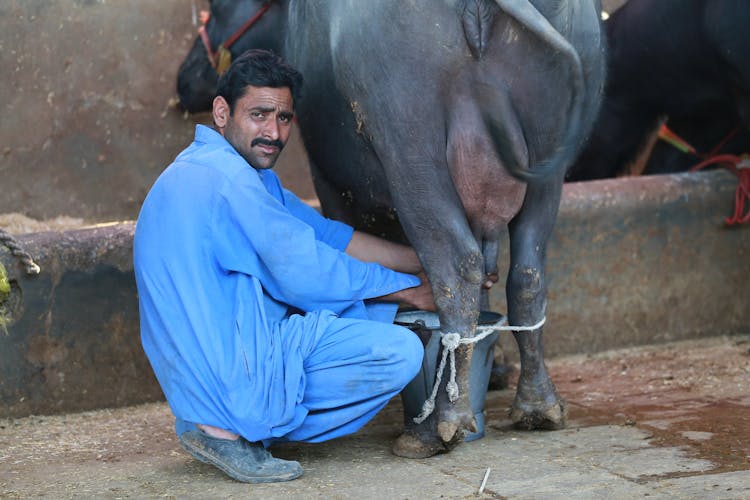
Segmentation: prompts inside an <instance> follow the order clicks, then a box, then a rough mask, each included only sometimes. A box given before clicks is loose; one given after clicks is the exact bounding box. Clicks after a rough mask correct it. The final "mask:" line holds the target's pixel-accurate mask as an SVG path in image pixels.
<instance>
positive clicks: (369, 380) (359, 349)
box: [134, 51, 435, 482]
mask: <svg viewBox="0 0 750 500" xmlns="http://www.w3.org/2000/svg"><path fill="white" fill-rule="evenodd" d="M301 83H302V78H301V76H300V75H299V73H297V71H296V70H294V69H293V68H291V67H290V66H288V65H287V64H286V63H285V62H284V61H283V60H281V59H280V58H279V57H277V56H275V55H273V54H272V53H270V52H266V51H250V52H248V53H246V54H245V55H243V56H241V57H239V58H238V59H237V60H236V61H235V62H234V64H233V65H232V66H231V67H230V69H229V70H228V71H227V72H226V73H225V74H223V75H222V76H221V78H220V79H219V83H218V89H217V96H216V98H215V100H214V102H213V120H214V127H213V129H212V128H209V127H205V126H202V125H198V126H197V127H196V134H195V141H194V142H193V143H192V144H191V145H190V146H189V147H188V148H187V149H185V150H184V151H183V152H182V153H181V154H180V155H178V156H177V158H176V159H175V161H174V162H173V163H172V164H171V165H170V166H169V167H168V168H167V169H166V170H165V171H164V172H163V173H162V174H161V176H160V177H159V179H157V181H156V183H155V184H154V186H153V187H152V189H151V191H150V192H149V194H148V196H147V198H146V200H145V201H144V203H143V207H142V209H141V213H140V215H139V218H138V223H137V227H136V232H135V241H134V260H135V274H136V282H137V286H138V294H139V300H140V314H141V337H142V341H143V347H144V350H145V352H146V354H147V356H148V358H149V360H150V362H151V365H152V367H153V369H154V372H155V373H156V376H157V379H158V380H159V383H160V385H161V387H162V389H163V391H164V394H165V395H166V398H167V401H168V402H169V405H170V407H171V409H172V412H173V413H174V415H175V417H176V424H175V428H176V431H177V434H178V435H179V440H180V444H181V445H182V447H183V448H184V449H185V450H187V451H188V453H190V454H191V455H192V456H193V457H195V458H197V459H198V460H201V461H204V462H208V463H210V464H213V465H215V466H216V467H218V468H219V469H221V470H222V471H224V472H225V473H226V474H228V475H229V476H230V477H232V478H234V479H236V480H239V481H244V482H271V481H285V480H291V479H294V478H296V477H298V476H300V475H301V474H302V468H301V467H300V465H299V464H298V463H297V462H294V461H285V460H280V459H276V458H274V457H273V456H271V454H270V453H269V452H268V451H267V450H266V447H267V446H269V445H270V444H272V443H275V442H283V441H306V442H320V441H325V440H328V439H332V438H335V437H339V436H343V435H345V434H349V433H352V432H355V431H356V430H358V429H359V428H361V427H362V426H363V425H364V424H365V423H367V422H368V421H369V420H370V419H371V418H372V417H373V416H374V415H375V414H376V413H377V412H378V411H379V410H380V409H382V408H383V407H384V406H385V404H386V403H387V402H388V401H389V399H390V398H392V397H393V396H394V395H396V394H398V393H399V392H400V391H401V389H402V388H403V387H404V386H405V385H406V384H407V383H408V382H409V381H410V380H411V379H412V378H413V377H414V376H415V375H416V373H417V372H418V370H419V368H420V366H421V361H422V355H423V347H422V344H421V342H420V341H419V340H418V338H417V337H416V335H414V334H413V333H412V332H410V331H409V330H407V329H405V328H402V327H399V326H396V325H393V324H392V321H393V317H394V315H395V312H396V308H397V306H398V303H399V302H401V303H406V304H409V305H411V306H414V307H417V308H420V309H431V310H434V307H435V306H434V302H433V297H432V293H431V291H430V287H429V285H428V284H427V283H426V282H421V281H420V279H419V278H418V277H417V276H414V275H415V274H420V273H421V266H420V264H419V260H418V259H417V256H416V254H415V252H414V251H413V250H412V249H411V248H409V247H406V246H403V245H397V244H394V243H390V242H387V241H385V240H382V239H380V238H376V237H374V236H371V235H367V234H364V233H360V232H358V231H353V230H352V228H350V227H348V226H346V225H344V224H342V223H340V222H336V221H332V220H329V219H326V218H324V217H322V216H321V215H319V214H318V213H317V212H316V211H315V210H313V209H312V208H310V207H308V206H307V205H305V204H304V203H302V202H301V201H300V200H299V199H298V198H297V197H296V196H294V195H293V194H292V193H290V192H289V191H287V190H285V189H283V188H282V186H281V184H280V182H279V179H278V177H277V176H276V175H275V174H274V173H273V172H272V171H271V170H270V169H271V168H272V167H273V165H274V163H275V162H276V159H277V158H278V156H279V153H280V152H281V150H282V148H283V147H284V144H285V143H286V141H287V139H288V138H289V133H290V130H291V126H292V119H293V116H294V102H295V99H296V98H297V97H298V95H299V91H300V86H301ZM403 273H407V274H403Z"/></svg>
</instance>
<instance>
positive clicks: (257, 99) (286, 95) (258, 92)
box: [240, 85, 292, 110]
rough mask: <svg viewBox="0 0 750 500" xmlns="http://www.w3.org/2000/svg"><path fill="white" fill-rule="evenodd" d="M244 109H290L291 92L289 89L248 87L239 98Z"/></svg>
mask: <svg viewBox="0 0 750 500" xmlns="http://www.w3.org/2000/svg"><path fill="white" fill-rule="evenodd" d="M240 101H242V104H243V106H246V107H250V108H253V107H272V108H274V109H288V110H291V109H292V91H291V90H290V89H289V87H254V86H252V85H248V86H247V87H246V88H245V93H244V94H243V96H242V97H241V98H240Z"/></svg>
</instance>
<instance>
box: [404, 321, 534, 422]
mask: <svg viewBox="0 0 750 500" xmlns="http://www.w3.org/2000/svg"><path fill="white" fill-rule="evenodd" d="M505 321H506V318H503V319H501V320H500V321H498V322H497V323H495V324H494V325H485V326H478V327H477V334H476V335H474V336H473V337H471V338H468V337H467V338H461V335H459V334H458V333H440V336H441V338H440V343H441V344H443V355H442V356H441V358H440V364H439V365H438V369H437V372H436V374H435V384H434V385H433V386H432V392H431V393H430V397H429V398H427V399H426V400H425V402H424V404H423V405H422V411H421V412H420V414H419V415H418V416H416V417H414V418H413V419H412V420H413V421H414V423H415V424H421V423H422V422H424V421H425V420H426V419H427V417H429V416H430V415H431V414H432V412H433V411H435V398H437V392H438V388H439V387H440V383H441V382H442V381H443V371H444V370H445V365H446V363H448V361H450V379H449V380H448V382H447V383H446V385H445V390H446V392H447V393H448V399H449V400H450V402H451V403H455V402H456V400H457V399H458V396H459V391H458V384H457V383H456V349H457V348H458V346H459V345H461V344H472V343H476V342H479V341H480V340H482V339H484V338H486V337H487V336H489V335H491V334H492V333H493V332H495V331H501V332H531V331H534V330H537V329H539V328H541V327H542V325H544V322H545V321H547V317H546V316H545V317H543V318H542V319H541V320H540V321H539V322H538V323H537V324H535V325H531V326H510V325H505Z"/></svg>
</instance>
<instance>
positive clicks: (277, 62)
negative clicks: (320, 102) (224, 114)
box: [216, 49, 302, 113]
mask: <svg viewBox="0 0 750 500" xmlns="http://www.w3.org/2000/svg"><path fill="white" fill-rule="evenodd" d="M248 86H252V87H272V88H281V87H288V88H289V90H290V91H291V92H292V99H293V101H292V103H293V105H294V106H296V105H297V100H298V99H299V97H300V95H301V91H302V74H300V72H299V71H297V70H296V69H294V68H293V67H291V66H290V65H289V64H288V63H287V62H286V61H284V59H282V58H281V57H279V56H277V55H276V54H274V53H273V52H271V51H268V50H261V49H251V50H248V51H247V52H244V53H243V54H242V55H241V56H239V57H238V58H237V59H235V60H234V62H232V65H231V66H229V69H228V70H227V71H225V72H224V74H222V75H221V76H220V77H219V83H218V85H217V87H216V95H217V96H221V97H223V98H224V100H226V101H227V104H229V112H230V113H234V104H235V103H236V102H237V100H238V99H240V98H242V96H243V95H245V91H246V90H247V87H248Z"/></svg>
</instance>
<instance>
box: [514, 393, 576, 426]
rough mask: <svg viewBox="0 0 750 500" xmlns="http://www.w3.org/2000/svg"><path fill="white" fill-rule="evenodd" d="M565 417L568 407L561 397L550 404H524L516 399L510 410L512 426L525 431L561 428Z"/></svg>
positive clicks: (565, 419)
mask: <svg viewBox="0 0 750 500" xmlns="http://www.w3.org/2000/svg"><path fill="white" fill-rule="evenodd" d="M567 418H568V408H567V405H566V404H565V400H564V399H562V398H560V399H558V400H557V402H556V403H555V404H552V405H539V404H524V403H519V402H518V401H516V402H514V403H513V408H512V409H511V410H510V419H511V420H512V421H513V426H514V427H515V428H516V429H521V430H525V431H533V430H537V429H542V430H557V429H562V428H564V427H565V423H566V421H567Z"/></svg>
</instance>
